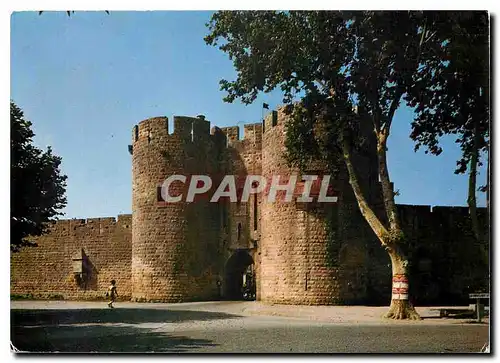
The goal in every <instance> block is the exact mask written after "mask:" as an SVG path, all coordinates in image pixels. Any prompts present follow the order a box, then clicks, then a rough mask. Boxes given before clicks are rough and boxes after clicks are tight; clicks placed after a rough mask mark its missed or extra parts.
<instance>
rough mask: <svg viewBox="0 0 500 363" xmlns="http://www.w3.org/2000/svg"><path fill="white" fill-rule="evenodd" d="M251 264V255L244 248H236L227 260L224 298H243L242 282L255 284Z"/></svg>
mask: <svg viewBox="0 0 500 363" xmlns="http://www.w3.org/2000/svg"><path fill="white" fill-rule="evenodd" d="M253 264H254V261H253V258H252V256H250V254H249V253H248V251H247V250H244V249H240V250H236V251H235V252H234V253H233V254H232V255H231V257H230V258H229V259H228V260H227V262H226V266H225V279H224V282H225V283H224V298H225V299H226V300H243V292H244V284H246V285H247V286H249V287H250V286H255V277H254V276H255V274H254V273H253V271H254V270H253ZM250 289H251V287H250Z"/></svg>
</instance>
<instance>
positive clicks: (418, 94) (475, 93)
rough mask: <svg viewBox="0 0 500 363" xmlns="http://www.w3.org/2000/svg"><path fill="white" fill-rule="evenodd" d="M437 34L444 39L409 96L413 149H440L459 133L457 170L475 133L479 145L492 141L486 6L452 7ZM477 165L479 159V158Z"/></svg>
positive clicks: (462, 165)
mask: <svg viewBox="0 0 500 363" xmlns="http://www.w3.org/2000/svg"><path fill="white" fill-rule="evenodd" d="M435 38H436V39H438V41H439V42H440V43H441V44H442V45H443V46H442V47H439V48H436V53H435V54H434V57H433V58H432V59H431V60H429V62H427V63H426V64H425V65H422V66H421V67H420V68H419V72H418V73H417V74H416V76H415V84H414V86H413V87H412V88H411V89H410V90H409V93H408V95H407V99H408V101H409V104H410V105H411V106H413V107H415V111H416V118H415V120H414V121H413V123H412V132H411V138H412V139H413V140H415V141H416V146H415V149H416V150H418V149H419V148H420V147H422V146H425V147H426V153H427V152H431V153H432V154H435V155H439V154H440V153H441V152H442V148H441V147H440V145H439V139H440V137H441V136H443V135H445V134H453V135H456V136H457V139H456V143H458V144H459V145H460V148H461V150H462V157H461V158H460V160H458V161H457V169H456V171H455V173H457V174H459V173H465V172H466V170H467V165H468V163H469V162H470V160H471V156H472V153H473V151H474V149H475V148H476V147H475V146H474V135H475V134H476V132H477V133H478V136H479V140H478V144H477V149H478V150H479V151H480V152H482V151H486V150H487V148H488V145H489V112H490V111H489V98H490V94H489V79H490V78H489V57H488V50H489V46H488V45H489V19H488V13H487V12H485V11H475V12H454V13H452V14H449V16H447V17H443V18H442V20H441V22H440V23H438V27H437V29H436V34H435ZM479 165H481V163H480V161H479Z"/></svg>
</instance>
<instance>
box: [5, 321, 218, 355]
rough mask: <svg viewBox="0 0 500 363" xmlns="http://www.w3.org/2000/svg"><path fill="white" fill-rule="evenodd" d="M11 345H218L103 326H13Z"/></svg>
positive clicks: (168, 349) (139, 349)
mask: <svg viewBox="0 0 500 363" xmlns="http://www.w3.org/2000/svg"><path fill="white" fill-rule="evenodd" d="M12 344H13V345H14V346H15V347H16V348H17V349H19V350H20V351H21V352H30V353H55V352H61V353H115V352H116V353H148V352H155V353H183V352H192V351H193V350H195V349H197V348H201V347H208V346H216V345H217V344H214V343H212V341H211V340H208V339H192V338H189V337H186V336H175V335H172V334H170V333H164V332H155V331H152V330H151V329H141V328H134V327H121V326H120V327H117V326H104V325H92V326H78V325H73V326H37V327H14V328H13V329H12Z"/></svg>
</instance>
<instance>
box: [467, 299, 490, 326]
mask: <svg viewBox="0 0 500 363" xmlns="http://www.w3.org/2000/svg"><path fill="white" fill-rule="evenodd" d="M469 299H476V313H477V322H478V323H480V322H481V319H482V317H483V311H482V310H483V309H482V306H481V299H488V300H489V299H490V294H489V293H488V292H477V293H474V294H469Z"/></svg>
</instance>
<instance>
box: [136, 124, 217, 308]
mask: <svg viewBox="0 0 500 363" xmlns="http://www.w3.org/2000/svg"><path fill="white" fill-rule="evenodd" d="M132 138H133V140H132V141H133V143H132V183H133V187H132V216H133V217H132V299H133V300H136V301H142V300H144V301H165V302H178V301H189V300H200V299H214V298H217V297H218V295H219V290H218V285H217V280H218V278H219V275H220V273H221V264H222V262H221V261H220V259H221V254H220V249H221V246H220V243H221V238H220V231H221V216H220V210H219V209H220V208H219V206H218V204H216V203H209V200H197V201H196V203H186V202H178V203H168V204H165V203H163V205H162V203H161V201H159V200H160V198H159V187H160V186H161V185H162V183H163V182H164V180H165V179H166V178H167V177H168V176H170V175H175V174H180V175H186V176H190V175H196V174H215V173H216V172H217V171H218V168H219V167H220V165H219V163H218V153H220V151H219V149H220V148H221V147H225V137H224V135H223V134H222V133H221V132H220V131H219V130H217V129H214V130H213V133H212V134H211V133H210V123H209V122H208V121H205V120H204V117H203V116H199V117H198V118H192V117H178V116H176V117H174V132H173V133H172V134H170V133H169V131H168V119H167V118H166V117H156V118H151V119H147V120H144V121H142V122H140V123H139V124H138V125H136V126H135V127H134V128H133V135H132ZM188 182H189V181H188ZM173 187H174V189H175V188H176V185H175V184H174V185H173ZM176 191H177V192H179V193H181V192H182V191H183V189H182V188H181V187H178V188H177V190H176Z"/></svg>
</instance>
